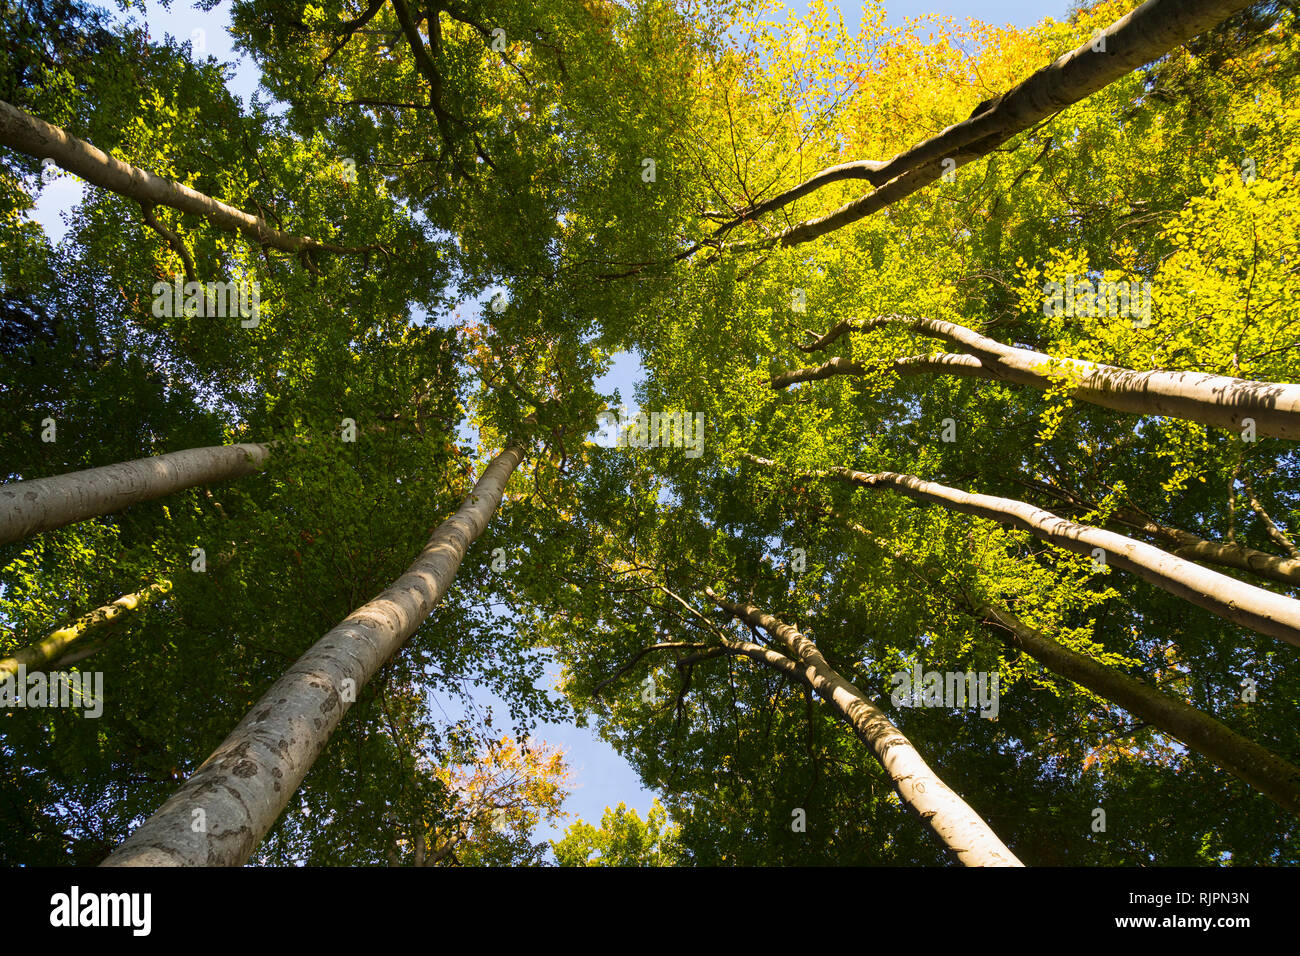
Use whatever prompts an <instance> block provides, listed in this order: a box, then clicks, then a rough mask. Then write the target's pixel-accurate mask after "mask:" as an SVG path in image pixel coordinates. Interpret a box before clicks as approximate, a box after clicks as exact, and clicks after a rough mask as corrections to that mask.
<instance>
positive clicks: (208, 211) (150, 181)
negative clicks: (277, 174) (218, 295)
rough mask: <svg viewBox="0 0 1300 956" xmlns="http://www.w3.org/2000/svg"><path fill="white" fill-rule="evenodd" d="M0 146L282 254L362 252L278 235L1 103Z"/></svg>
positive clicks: (256, 219)
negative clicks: (50, 162) (201, 219)
mask: <svg viewBox="0 0 1300 956" xmlns="http://www.w3.org/2000/svg"><path fill="white" fill-rule="evenodd" d="M0 146H7V147H9V148H10V149H16V150H18V152H20V153H26V154H27V155H28V156H34V157H36V158H37V159H47V158H48V159H53V160H54V161H55V162H56V163H58V164H59V166H61V167H62V168H63V169H66V170H67V171H68V172H70V173H75V174H76V175H78V176H80V177H81V178H82V179H84V180H85V181H86V182H88V183H90V184H91V185H94V186H99V187H100V188H102V189H107V190H109V191H111V192H115V193H117V194H118V195H119V196H125V197H126V198H128V199H134V200H135V201H136V202H138V203H140V204H141V205H142V206H144V207H145V208H146V209H147V208H149V207H152V206H169V207H171V208H172V209H177V210H179V211H181V212H188V213H193V214H195V215H197V216H203V217H204V218H205V219H207V220H208V221H210V222H211V223H213V224H214V225H216V226H218V227H220V228H222V229H226V230H229V231H232V232H242V233H244V234H245V235H246V236H248V237H249V238H250V239H252V240H253V241H254V242H256V243H258V244H259V245H263V246H271V247H273V248H275V249H281V250H283V251H285V252H311V251H317V250H319V251H322V252H360V251H363V249H362V248H356V249H352V248H347V247H344V246H335V245H331V244H329V243H325V242H318V241H316V240H315V239H309V238H307V237H305V236H295V235H291V234H290V233H287V232H282V231H281V230H279V229H276V228H275V227H274V226H272V225H271V224H270V223H268V222H267V221H266V220H265V219H262V218H261V217H260V216H254V215H252V214H250V213H246V212H244V211H243V210H242V209H236V208H235V207H234V206H227V205H226V204H225V203H223V202H220V201H218V200H216V199H213V198H212V197H211V196H206V195H204V194H203V193H201V192H199V191H198V190H196V189H191V188H190V187H189V186H184V185H182V184H180V183H177V182H173V181H172V180H170V179H164V178H162V177H161V176H155V175H154V174H153V173H151V172H149V171H148V170H146V169H140V168H139V167H137V166H132V165H131V164H130V163H124V162H122V161H121V160H120V159H117V158H115V157H113V156H110V155H108V154H107V153H105V152H104V151H103V150H101V149H98V148H96V147H95V146H92V145H91V144H90V143H88V142H86V141H85V140H84V139H78V138H77V137H75V136H72V135H70V134H69V133H67V132H65V131H64V130H62V129H60V128H59V127H57V126H51V125H50V124H49V123H47V122H45V121H44V120H41V119H37V118H36V117H35V116H31V115H29V114H28V113H25V112H23V111H22V110H20V109H18V108H17V107H15V106H12V105H10V104H9V103H6V102H4V101H3V100H0ZM364 248H378V247H376V246H370V247H364Z"/></svg>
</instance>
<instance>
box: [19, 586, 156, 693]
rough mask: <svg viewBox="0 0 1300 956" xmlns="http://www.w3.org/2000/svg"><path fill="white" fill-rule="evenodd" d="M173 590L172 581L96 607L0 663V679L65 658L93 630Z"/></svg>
mask: <svg viewBox="0 0 1300 956" xmlns="http://www.w3.org/2000/svg"><path fill="white" fill-rule="evenodd" d="M171 589H172V583H171V582H170V581H159V582H158V583H157V584H151V585H150V586H149V587H147V588H144V589H143V590H140V591H136V592H135V593H133V594H124V595H122V596H121V597H120V598H118V599H117V600H116V601H114V602H112V603H111V604H105V605H104V606H103V607H99V608H96V609H95V610H93V611H91V612H90V613H89V614H83V615H82V616H81V617H79V618H77V619H76V620H75V621H73V622H72V623H71V624H69V625H68V626H67V627H61V628H59V629H58V630H57V631H55V632H54V633H52V634H50V636H49V637H46V638H45V639H43V640H40V641H37V642H36V643H35V644H29V645H28V646H27V647H24V648H23V649H22V650H19V651H16V652H14V654H13V656H12V657H6V658H4V659H3V660H0V680H4V679H5V678H6V677H8V676H9V675H10V674H15V673H17V672H18V668H19V667H20V666H22V667H25V668H27V669H28V670H39V669H40V668H41V667H44V666H45V665H46V664H48V663H50V662H52V661H55V660H57V659H59V658H63V657H64V655H65V654H67V653H68V648H69V647H71V646H72V645H73V644H76V643H77V642H79V641H81V639H82V638H84V637H85V636H86V635H87V634H89V633H90V632H91V631H95V630H98V629H100V628H102V627H104V626H106V625H108V624H111V623H112V622H113V621H115V620H117V619H118V618H119V617H121V616H122V615H123V614H126V613H127V612H128V611H134V610H136V609H137V608H140V607H143V606H144V605H146V604H149V603H150V602H152V601H154V600H155V599H157V598H159V597H161V596H162V595H164V594H166V593H167V592H168V591H170V590H171ZM65 659H66V660H67V662H68V663H72V656H71V655H70V654H69V655H68V657H67V658H65Z"/></svg>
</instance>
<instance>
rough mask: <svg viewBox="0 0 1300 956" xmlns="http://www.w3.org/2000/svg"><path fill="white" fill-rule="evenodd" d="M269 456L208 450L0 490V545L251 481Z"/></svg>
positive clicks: (234, 448) (249, 449) (246, 447)
mask: <svg viewBox="0 0 1300 956" xmlns="http://www.w3.org/2000/svg"><path fill="white" fill-rule="evenodd" d="M269 454H270V446H269V445H262V444H256V443H246V444H240V445H210V446H208V447H206V448H187V449H186V450H185V451H174V452H170V453H168V454H166V455H157V456H155V457H153V458H138V459H136V460H135V461H125V462H119V463H118V464H116V465H105V466H104V467H102V468H88V469H86V470H85V471H73V472H69V473H68V474H66V475H55V476H54V477H52V478H36V479H34V480H32V481H16V482H13V483H12V484H8V485H0V544H7V543H8V542H10V541H18V540H20V539H22V538H25V537H27V536H28V535H33V534H37V533H39V532H41V531H49V530H50V529H51V528H62V527H63V526H64V525H69V524H72V523H73V522H76V521H82V520H84V519H86V518H93V517H95V516H97V515H107V514H112V513H113V512H115V511H121V510H122V509H123V508H126V507H129V506H130V505H134V504H139V503H140V502H142V501H152V500H154V499H155V498H161V497H163V496H164V495H170V494H172V493H173V492H176V491H180V490H181V489H183V488H192V487H194V486H195V485H207V484H212V483H213V482H217V481H226V480H227V479H230V478H240V477H243V476H244V475H251V474H252V473H253V472H255V471H258V470H259V469H260V468H261V467H262V464H263V463H264V462H265V461H266V457H267V455H269Z"/></svg>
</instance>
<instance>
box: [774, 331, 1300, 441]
mask: <svg viewBox="0 0 1300 956" xmlns="http://www.w3.org/2000/svg"><path fill="white" fill-rule="evenodd" d="M886 325H898V326H902V327H904V328H910V329H913V330H914V331H917V332H920V333H921V334H923V335H931V336H934V337H936V338H943V339H947V340H948V341H950V342H954V343H957V344H960V345H963V346H965V347H966V348H968V349H970V350H971V351H972V352H975V353H977V354H975V355H956V354H951V353H937V354H934V355H923V356H910V357H907V358H901V359H896V360H894V361H893V362H892V363H890V362H887V363H882V364H881V365H880V366H879V367H880V368H882V369H885V368H892V369H894V371H896V372H898V373H899V374H900V375H919V374H924V373H936V374H945V375H960V376H964V377H970V378H984V379H997V380H1000V381H1005V382H1012V383H1014V384H1016V385H1028V386H1030V387H1032V388H1038V389H1043V390H1044V391H1046V390H1048V389H1051V388H1053V387H1055V386H1056V385H1057V384H1059V383H1060V382H1061V380H1062V379H1065V380H1066V381H1068V382H1069V383H1070V384H1071V386H1072V387H1071V389H1070V391H1069V393H1068V394H1069V396H1070V397H1071V398H1073V399H1077V400H1078V401H1082V402H1088V403H1090V404H1092V405H1100V406H1101V407H1102V408H1111V409H1114V410H1116V411H1120V412H1128V413H1130V414H1134V415H1168V416H1171V417H1173V418H1182V419H1184V420H1186V421H1189V422H1200V423H1201V424H1203V425H1212V426H1215V427H1218V428H1231V429H1234V430H1240V429H1241V428H1242V422H1243V421H1244V420H1245V419H1247V418H1249V419H1253V420H1254V422H1255V431H1256V434H1258V435H1262V436H1268V437H1272V438H1289V439H1300V385H1294V384H1291V383H1288V382H1256V381H1251V380H1250V379H1244V378H1232V377H1231V376H1228V375H1209V374H1206V373H1204V372H1158V371H1157V372H1137V371H1134V370H1132V369H1127V368H1120V367H1118V366H1114V365H1102V364H1100V363H1098V362H1088V361H1084V360H1082V359H1073V358H1062V359H1055V358H1052V356H1050V355H1046V354H1044V353H1042V352H1035V351H1033V350H1031V349H1021V348H1014V347H1012V346H1009V345H1005V344H1003V343H1002V342H998V341H997V340H995V339H991V338H988V337H987V336H984V335H981V334H979V333H978V332H976V331H974V330H973V329H968V328H966V327H965V326H962V325H957V324H955V323H953V322H943V321H940V320H937V319H925V318H917V317H913V316H887V317H882V318H878V319H872V320H870V321H868V322H865V323H862V324H860V325H853V324H851V323H847V322H841V323H840V324H838V325H837V326H836V327H835V328H833V329H832V330H831V331H830V332H828V333H827V334H826V335H823V336H822V337H821V338H820V339H818V340H817V342H815V343H813V344H812V345H810V346H805V347H804V350H805V351H812V350H814V349H819V348H825V347H826V345H828V344H829V343H830V342H832V341H834V340H835V339H837V338H839V337H840V335H843V334H844V333H845V332H849V331H865V330H868V329H872V328H879V327H881V326H886ZM867 371H868V369H867V368H866V367H865V366H863V365H861V364H860V363H857V362H852V361H849V360H847V359H841V358H835V359H831V360H830V361H829V362H827V363H826V364H825V365H822V366H819V367H817V368H806V369H798V370H796V371H793V372H785V373H783V374H780V375H776V376H774V377H773V378H772V380H771V386H772V388H775V389H782V388H787V387H789V386H790V385H793V384H794V383H795V382H807V381H814V380H816V379H822V378H828V377H830V376H832V375H865V374H866V373H867Z"/></svg>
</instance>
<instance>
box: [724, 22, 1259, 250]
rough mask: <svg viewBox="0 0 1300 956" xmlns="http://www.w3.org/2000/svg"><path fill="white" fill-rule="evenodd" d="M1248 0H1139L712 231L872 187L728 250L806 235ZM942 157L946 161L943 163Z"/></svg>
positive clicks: (911, 186) (1109, 78)
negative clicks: (1014, 81)
mask: <svg viewBox="0 0 1300 956" xmlns="http://www.w3.org/2000/svg"><path fill="white" fill-rule="evenodd" d="M1250 2H1251V0H1147V2H1146V3H1144V4H1142V5H1141V6H1139V7H1137V8H1136V9H1135V10H1133V11H1131V12H1130V13H1128V14H1127V15H1125V16H1123V17H1121V18H1120V19H1119V20H1116V21H1115V22H1114V23H1112V24H1111V25H1110V26H1109V27H1107V28H1106V29H1105V30H1104V31H1103V32H1102V34H1101V36H1100V37H1098V38H1097V39H1095V40H1093V39H1090V40H1087V41H1085V42H1084V43H1083V45H1081V46H1079V47H1078V48H1077V49H1075V50H1073V51H1071V52H1069V53H1066V54H1064V55H1063V56H1061V57H1060V58H1058V59H1057V60H1056V61H1055V62H1053V63H1052V64H1051V65H1049V66H1045V67H1043V68H1042V69H1040V70H1038V71H1037V72H1036V73H1033V74H1031V75H1030V76H1029V77H1028V78H1027V79H1025V80H1023V81H1022V82H1021V83H1020V84H1019V85H1017V86H1016V87H1014V88H1013V89H1011V90H1009V91H1008V92H1006V93H1003V94H1002V95H1001V96H997V97H994V98H993V99H991V100H986V101H985V102H983V103H981V104H980V105H979V106H977V107H976V108H975V112H973V113H972V114H971V115H970V116H969V117H968V118H967V119H965V120H963V121H962V122H960V123H957V124H955V125H953V126H949V127H948V128H947V129H945V130H944V131H943V132H941V133H939V134H937V135H935V136H932V137H930V138H929V139H927V140H925V141H923V142H921V143H918V144H917V145H916V146H913V147H912V148H911V149H908V150H906V151H905V152H902V153H899V154H898V155H897V156H895V157H893V158H892V159H890V160H889V161H888V162H884V163H879V162H873V161H861V162H859V163H842V164H839V165H838V166H834V167H831V168H829V169H826V170H822V171H821V172H820V173H818V174H817V175H815V176H814V177H812V179H810V180H808V181H806V182H804V183H802V184H800V185H798V186H795V187H793V188H792V189H790V190H787V191H786V192H785V193H783V194H781V195H779V196H776V197H774V198H772V199H769V200H767V201H766V202H763V203H760V204H758V205H756V206H754V207H753V208H751V209H749V210H747V211H745V212H743V213H741V215H740V216H738V217H737V218H736V219H734V220H732V221H730V222H728V223H725V224H723V226H721V227H719V229H718V231H717V233H715V235H717V234H721V233H723V232H725V231H727V230H728V229H730V228H733V227H734V226H736V225H737V224H738V223H740V222H744V221H746V220H748V219H752V218H754V217H755V216H757V215H760V214H762V213H766V212H771V211H772V210H774V209H778V208H780V207H781V206H783V205H785V204H786V203H788V202H793V201H794V200H795V199H797V198H799V197H801V196H804V195H807V194H808V193H809V192H812V191H813V190H814V189H817V188H820V187H821V186H823V185H827V184H829V183H832V182H838V181H841V180H844V179H850V178H855V179H865V180H867V181H869V182H870V183H871V184H872V185H874V186H878V187H879V188H877V189H876V190H875V191H874V192H871V193H868V194H867V195H865V196H862V197H861V198H859V199H855V200H853V201H851V202H848V203H845V204H844V205H843V206H841V207H840V208H839V209H837V210H835V211H834V212H832V213H830V214H828V215H825V216H820V217H818V218H815V219H808V220H805V221H803V222H799V223H795V224H794V225H792V226H789V227H787V228H786V229H784V230H782V231H781V232H779V233H777V234H776V235H775V236H772V237H771V238H767V239H762V240H758V241H755V242H743V243H732V244H730V245H728V246H725V247H724V248H727V249H731V250H733V251H746V250H749V249H760V248H767V247H770V246H773V245H781V246H793V245H798V244H799V243H803V242H809V241H811V240H813V239H816V238H818V237H820V236H824V235H826V234H827V233H829V232H833V231H834V230H836V229H839V228H840V227H841V226H846V225H848V224H849V223H852V222H856V221H857V220H859V219H861V218H863V217H864V216H868V215H870V214H871V213H873V212H876V211H877V210H880V209H883V208H885V207H886V206H888V205H890V204H892V203H895V202H897V201H898V200H900V199H903V198H904V197H906V196H909V195H911V194H912V193H914V192H916V191H917V190H918V189H921V188H922V187H924V186H927V185H929V184H930V183H932V182H934V181H935V180H937V179H938V178H939V177H940V176H942V175H943V174H944V173H945V172H946V171H948V169H955V168H956V167H957V166H964V165H965V164H966V163H969V162H972V161H973V160H976V159H979V158H980V157H982V156H987V155H988V154H989V153H991V152H992V151H993V150H994V149H996V148H997V147H999V146H1001V145H1002V144H1003V143H1005V142H1006V141H1007V140H1009V139H1011V137H1013V136H1015V135H1016V134H1017V133H1021V132H1023V131H1024V130H1027V129H1029V128H1030V127H1031V126H1033V125H1034V124H1036V123H1040V122H1042V121H1043V120H1046V119H1048V118H1049V117H1051V116H1052V115H1054V114H1055V113H1058V112H1060V111H1061V110H1063V109H1065V108H1066V107H1067V106H1070V105H1072V104H1074V103H1077V102H1079V101H1080V100H1082V99H1084V98H1086V97H1088V96H1090V95H1091V94H1093V93H1095V92H1097V91H1098V90H1100V89H1102V88H1103V87H1105V86H1108V85H1109V84H1111V83H1113V82H1114V81H1115V80H1118V79H1119V78H1120V77H1122V76H1124V75H1126V74H1127V73H1129V72H1131V71H1133V70H1135V69H1137V68H1138V67H1140V66H1143V65H1144V64H1146V63H1149V62H1151V61H1152V60H1154V59H1156V58H1158V57H1161V56H1163V55H1164V54H1166V53H1168V52H1169V51H1170V50H1172V49H1174V48H1175V47H1177V46H1180V45H1181V44H1183V43H1186V42H1187V41H1188V40H1190V39H1192V38H1193V37H1195V36H1196V35H1197V34H1199V33H1203V32H1204V31H1206V30H1209V29H1210V28H1211V27H1214V26H1217V25H1218V24H1219V23H1222V22H1223V21H1224V20H1226V19H1227V18H1228V17H1230V16H1231V15H1232V14H1234V13H1236V12H1238V11H1239V10H1243V9H1245V8H1246V7H1248V6H1249V5H1250ZM945 160H949V161H951V165H948V166H945Z"/></svg>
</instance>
